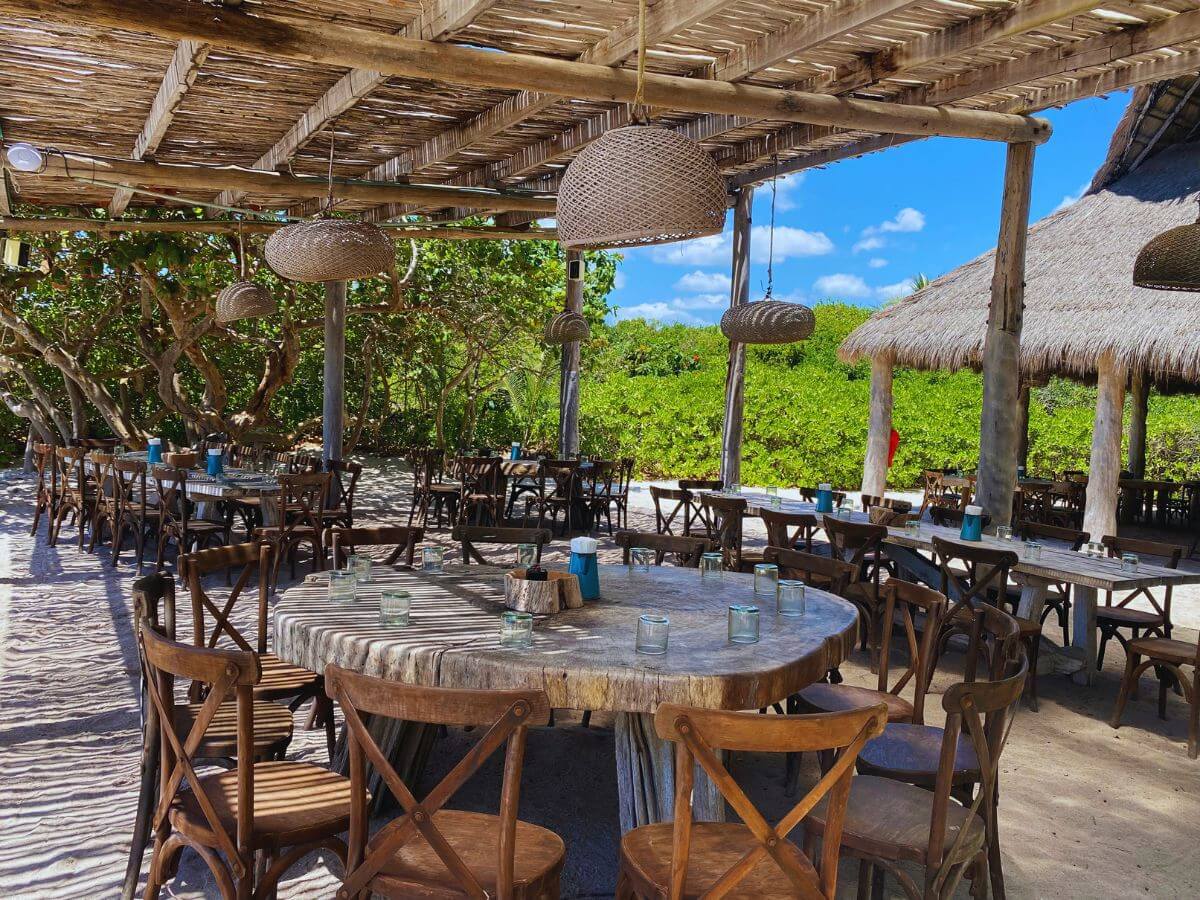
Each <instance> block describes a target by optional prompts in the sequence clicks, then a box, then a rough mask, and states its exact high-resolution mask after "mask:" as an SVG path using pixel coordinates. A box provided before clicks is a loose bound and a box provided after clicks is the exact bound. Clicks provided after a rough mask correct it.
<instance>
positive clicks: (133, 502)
mask: <svg viewBox="0 0 1200 900" xmlns="http://www.w3.org/2000/svg"><path fill="white" fill-rule="evenodd" d="M148 468H149V467H148V466H147V465H146V463H145V462H143V461H142V460H140V459H121V458H120V457H118V458H117V459H116V460H115V461H114V462H113V478H114V479H115V481H116V489H117V500H118V502H119V503H120V509H121V512H122V513H125V512H132V513H136V514H137V515H139V516H140V517H141V518H143V519H144V518H146V499H147V498H146V472H147V470H148Z"/></svg>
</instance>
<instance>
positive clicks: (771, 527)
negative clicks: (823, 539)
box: [758, 509, 821, 553]
mask: <svg viewBox="0 0 1200 900" xmlns="http://www.w3.org/2000/svg"><path fill="white" fill-rule="evenodd" d="M758 515H759V517H760V518H761V519H762V520H763V525H765V526H766V529H767V543H768V544H769V545H770V546H772V547H788V548H792V549H795V550H803V551H804V552H805V553H812V552H813V535H815V534H816V533H817V532H818V531H820V530H821V523H820V522H819V521H817V517H816V516H814V515H812V514H811V513H788V512H781V511H780V510H777V509H760V510H759V511H758Z"/></svg>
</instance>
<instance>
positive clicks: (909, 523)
mask: <svg viewBox="0 0 1200 900" xmlns="http://www.w3.org/2000/svg"><path fill="white" fill-rule="evenodd" d="M904 533H905V534H907V535H909V536H910V537H918V536H919V535H920V534H921V521H920V520H919V519H906V520H905V522H904Z"/></svg>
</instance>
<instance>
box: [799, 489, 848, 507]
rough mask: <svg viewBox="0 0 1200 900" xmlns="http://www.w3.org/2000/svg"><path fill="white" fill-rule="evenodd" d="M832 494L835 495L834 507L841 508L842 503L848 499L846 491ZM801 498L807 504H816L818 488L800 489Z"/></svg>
mask: <svg viewBox="0 0 1200 900" xmlns="http://www.w3.org/2000/svg"><path fill="white" fill-rule="evenodd" d="M832 493H833V505H834V506H841V504H842V501H843V500H845V499H846V492H845V491H833V492H832ZM800 498H801V499H802V500H804V501H805V502H806V503H813V502H815V501H816V499H817V489H816V488H806V487H802V488H800Z"/></svg>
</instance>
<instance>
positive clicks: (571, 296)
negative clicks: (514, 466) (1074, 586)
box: [558, 250, 584, 459]
mask: <svg viewBox="0 0 1200 900" xmlns="http://www.w3.org/2000/svg"><path fill="white" fill-rule="evenodd" d="M583 276H584V267H583V253H582V252H581V251H579V250H568V251H567V312H574V313H579V314H580V315H582V314H583V288H584V281H583ZM579 356H580V353H579V341H571V342H570V343H569V344H563V345H562V365H561V369H560V373H559V388H558V453H559V456H560V457H562V458H563V459H566V458H568V457H569V456H570V455H572V454H575V453H578V452H579Z"/></svg>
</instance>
